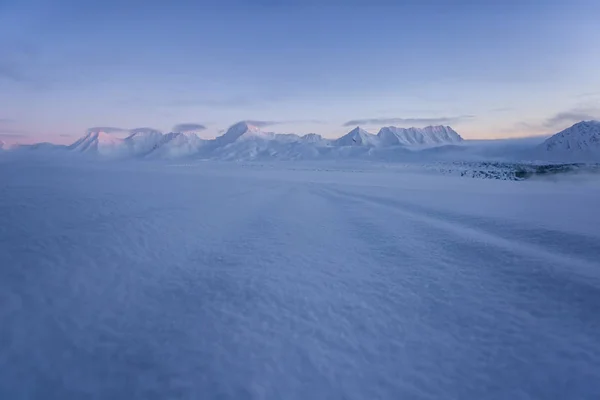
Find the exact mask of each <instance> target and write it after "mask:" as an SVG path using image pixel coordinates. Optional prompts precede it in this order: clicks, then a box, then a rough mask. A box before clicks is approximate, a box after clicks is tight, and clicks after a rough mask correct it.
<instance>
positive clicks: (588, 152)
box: [0, 121, 600, 162]
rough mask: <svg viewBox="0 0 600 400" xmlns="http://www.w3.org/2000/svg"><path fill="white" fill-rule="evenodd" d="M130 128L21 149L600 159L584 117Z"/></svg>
mask: <svg viewBox="0 0 600 400" xmlns="http://www.w3.org/2000/svg"><path fill="white" fill-rule="evenodd" d="M128 133H129V134H128V136H126V137H124V138H120V137H118V136H115V134H113V133H108V132H105V131H103V130H102V129H101V128H98V129H91V130H88V132H87V133H86V134H85V135H84V136H83V137H82V138H80V139H79V140H77V141H76V142H74V143H73V144H71V145H69V146H57V145H52V144H50V143H38V144H35V145H27V146H18V147H17V149H31V150H46V151H49V150H66V151H68V152H71V153H83V154H91V155H96V156H101V157H105V158H116V159H122V158H145V159H178V158H190V157H195V158H199V159H220V160H258V159H285V160H294V159H321V158H327V159H336V158H367V159H383V160H407V161H412V160H422V161H450V160H453V161H456V160H461V161H463V160H514V161H550V162H558V161H560V162H591V161H600V122H598V121H582V122H579V123H577V124H575V125H573V126H571V127H570V128H567V129H565V130H563V131H561V132H559V133H557V134H555V135H554V136H552V137H550V138H548V139H547V140H545V141H544V142H543V143H540V142H541V141H542V139H539V138H537V139H536V138H532V139H531V140H524V139H520V140H512V141H511V140H501V141H465V140H463V138H462V137H461V136H460V135H459V134H458V133H457V132H456V131H455V130H453V129H452V128H451V127H449V126H428V127H425V128H398V127H394V126H387V127H383V128H381V129H380V130H379V132H378V133H377V134H373V133H370V132H368V131H366V130H364V129H362V128H360V127H356V128H354V129H352V130H351V131H350V132H348V133H347V134H345V135H344V136H342V137H340V138H338V139H326V138H323V137H322V136H320V135H317V134H314V133H310V134H307V135H303V136H301V135H296V134H281V133H274V132H267V131H264V130H263V129H261V127H259V126H257V125H255V124H252V123H250V122H245V121H242V122H239V123H237V124H234V125H232V126H231V127H230V128H229V129H228V130H227V131H226V132H225V133H224V134H222V135H221V136H219V137H217V138H215V139H210V140H207V139H202V138H200V137H199V136H198V135H197V134H195V133H192V132H170V133H162V132H160V131H157V130H154V129H150V128H138V129H133V130H131V131H129V132H128ZM534 139H536V140H534ZM4 147H6V146H4ZM1 149H2V146H0V150H1Z"/></svg>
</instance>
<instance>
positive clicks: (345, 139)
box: [332, 126, 379, 147]
mask: <svg viewBox="0 0 600 400" xmlns="http://www.w3.org/2000/svg"><path fill="white" fill-rule="evenodd" d="M332 145H333V146H336V147H341V146H367V147H373V146H377V145H379V138H378V137H377V136H376V135H373V134H372V133H369V132H367V131H365V130H364V129H362V128H360V127H358V126H357V127H356V128H354V129H352V130H351V131H350V132H348V133H347V134H345V135H344V136H342V137H341V138H339V139H337V140H334V141H333V142H332Z"/></svg>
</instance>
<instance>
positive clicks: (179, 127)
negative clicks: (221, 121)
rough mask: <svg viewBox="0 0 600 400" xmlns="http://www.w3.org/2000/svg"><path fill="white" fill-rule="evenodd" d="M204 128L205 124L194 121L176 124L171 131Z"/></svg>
mask: <svg viewBox="0 0 600 400" xmlns="http://www.w3.org/2000/svg"><path fill="white" fill-rule="evenodd" d="M203 130H206V126H205V125H202V124H196V123H183V124H177V125H175V126H174V127H173V132H198V131H203Z"/></svg>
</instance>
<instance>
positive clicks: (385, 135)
mask: <svg viewBox="0 0 600 400" xmlns="http://www.w3.org/2000/svg"><path fill="white" fill-rule="evenodd" d="M377 137H378V138H379V140H380V141H381V144H382V145H383V146H393V145H402V146H412V145H443V144H456V143H460V142H462V140H463V138H462V137H461V136H460V135H459V134H458V133H457V132H456V131H455V130H454V129H452V128H450V127H449V126H441V125H440V126H427V127H425V128H397V127H395V126H387V127H384V128H381V130H380V131H379V133H378V134H377Z"/></svg>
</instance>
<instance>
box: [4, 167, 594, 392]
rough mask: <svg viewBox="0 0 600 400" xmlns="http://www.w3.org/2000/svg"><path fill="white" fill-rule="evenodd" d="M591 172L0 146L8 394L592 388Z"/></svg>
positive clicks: (5, 357) (5, 378) (463, 390)
mask: <svg viewBox="0 0 600 400" xmlns="http://www.w3.org/2000/svg"><path fill="white" fill-rule="evenodd" d="M598 199H600V182H599V181H598V180H597V179H592V178H589V179H588V178H573V177H571V178H569V179H565V180H559V181H543V180H530V181H523V182H513V181H502V180H477V179H461V178H458V177H452V176H433V175H428V174H425V173H419V172H418V171H411V170H402V169H400V168H395V167H394V168H392V167H384V166H382V165H376V164H368V163H355V164H352V165H340V164H336V163H316V164H309V163H300V162H297V163H291V162H290V163H283V162H282V163H266V164H257V163H248V164H241V163H218V162H198V163H190V164H187V165H186V164H181V165H175V164H167V163H158V162H157V163H151V162H135V163H127V162H115V163H108V162H105V163H103V162H94V163H92V162H85V161H83V160H77V161H76V160H70V161H61V162H59V161H57V160H37V161H36V160H23V159H18V158H4V159H0V398H1V399H11V400H19V399H81V398H85V399H598V398H600V228H599V227H600V213H599V212H598Z"/></svg>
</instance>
